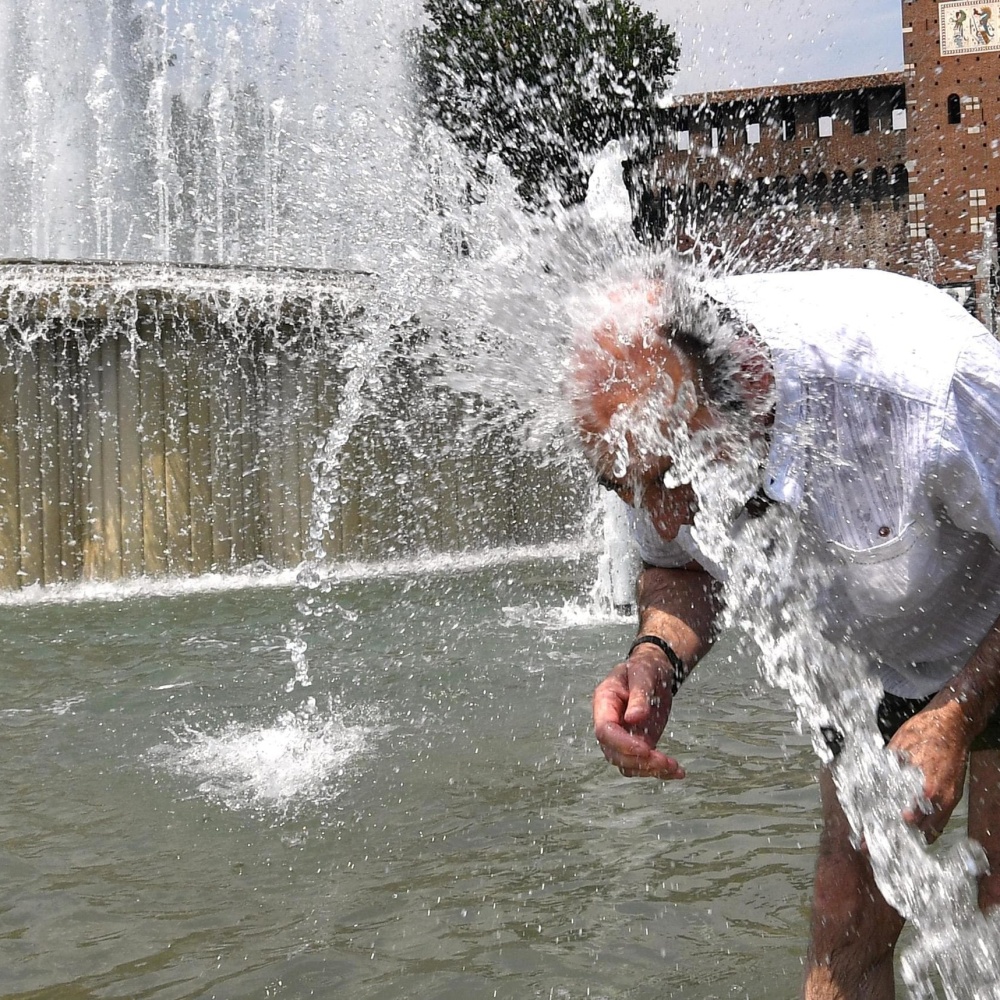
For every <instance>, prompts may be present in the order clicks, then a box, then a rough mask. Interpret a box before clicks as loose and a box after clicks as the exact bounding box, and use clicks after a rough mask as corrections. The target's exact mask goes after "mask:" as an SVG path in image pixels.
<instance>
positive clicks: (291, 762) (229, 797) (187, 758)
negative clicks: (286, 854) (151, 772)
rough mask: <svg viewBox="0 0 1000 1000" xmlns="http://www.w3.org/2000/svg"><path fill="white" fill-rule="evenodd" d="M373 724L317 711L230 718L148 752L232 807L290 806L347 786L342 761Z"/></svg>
mask: <svg viewBox="0 0 1000 1000" xmlns="http://www.w3.org/2000/svg"><path fill="white" fill-rule="evenodd" d="M372 732H373V730H372V729H371V728H369V727H367V726H362V725H347V724H346V723H345V722H344V721H343V720H342V719H340V718H338V717H336V716H332V715H326V716H321V715H316V714H314V713H313V712H312V711H302V712H297V713H296V712H286V713H283V714H282V715H281V716H279V717H278V719H277V720H276V721H275V722H274V723H273V724H272V725H264V726H254V725H248V724H244V723H231V724H230V725H227V726H226V727H224V728H223V729H222V730H221V731H220V732H217V733H210V732H200V731H198V730H196V729H188V730H185V731H184V732H181V733H178V734H176V742H175V743H172V744H161V745H160V746H157V747H154V748H153V749H152V750H150V752H149V753H148V754H147V761H148V762H149V763H150V764H152V765H153V766H154V767H156V768H160V769H163V770H166V771H169V772H170V773H172V774H175V775H177V776H178V777H180V778H182V779H188V778H194V779H195V780H196V781H197V782H198V785H197V791H198V793H199V794H201V795H203V796H205V797H206V798H208V799H210V800H211V801H213V802H217V803H219V804H221V805H224V806H226V807H227V808H229V809H233V810H243V809H263V810H267V811H276V812H281V813H287V812H288V811H290V810H292V809H294V808H296V807H298V806H300V805H303V804H305V803H311V804H322V803H324V802H329V801H331V800H332V799H334V798H336V797H337V795H339V794H340V792H341V791H342V790H343V787H344V783H343V781H338V779H342V778H343V776H344V769H345V767H346V766H347V764H348V763H349V761H350V760H351V759H352V758H353V757H355V756H356V755H357V754H359V753H360V752H361V751H362V750H363V749H364V747H365V745H366V744H367V742H368V740H369V738H370V736H371V734H372Z"/></svg>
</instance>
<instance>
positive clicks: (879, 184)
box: [872, 167, 889, 204]
mask: <svg viewBox="0 0 1000 1000" xmlns="http://www.w3.org/2000/svg"><path fill="white" fill-rule="evenodd" d="M888 193H889V172H888V171H887V170H886V169H885V167H876V168H875V169H874V170H873V171H872V201H874V202H875V203H876V204H878V203H879V202H881V201H884V200H885V197H886V195H888Z"/></svg>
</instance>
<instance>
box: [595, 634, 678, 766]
mask: <svg viewBox="0 0 1000 1000" xmlns="http://www.w3.org/2000/svg"><path fill="white" fill-rule="evenodd" d="M672 677H673V670H672V668H671V666H670V664H669V663H668V662H667V659H666V657H665V656H664V655H663V653H662V652H660V651H659V650H658V649H656V647H654V646H648V645H644V646H639V647H638V648H637V649H636V650H635V652H634V653H633V654H632V655H631V656H630V657H629V658H628V660H626V661H625V662H624V663H619V664H618V666H616V667H615V668H614V670H612V671H611V673H610V674H608V676H607V677H606V678H605V679H604V680H603V681H602V682H601V683H600V684H599V685H598V686H597V690H596V691H595V692H594V733H595V735H596V736H597V742H598V743H600V745H601V750H602V751H603V753H604V756H605V757H606V758H607V759H608V760H609V761H610V762H611V763H612V764H614V765H615V767H617V768H618V770H619V771H621V773H622V774H624V775H625V776H626V777H627V778H664V779H669V778H683V777H684V769H683V768H682V767H681V766H680V764H678V763H677V761H676V760H673V759H672V758H670V757H668V756H667V755H666V754H663V753H660V752H659V751H658V750H657V749H656V743H657V741H658V740H659V738H660V735H661V734H662V733H663V727H664V726H665V725H666V724H667V719H668V718H670V706H671V704H672V702H673V697H672V695H671V693H670V682H671V679H672Z"/></svg>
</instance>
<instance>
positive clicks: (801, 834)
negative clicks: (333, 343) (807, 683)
mask: <svg viewBox="0 0 1000 1000" xmlns="http://www.w3.org/2000/svg"><path fill="white" fill-rule="evenodd" d="M593 574H594V566H593V562H592V560H590V559H581V560H553V559H549V560H537V561H528V562H521V563H516V564H512V565H506V566H494V567H492V568H486V569H482V568H481V569H477V570H469V571H464V572H463V571H455V570H450V571H448V572H442V573H433V572H431V573H422V574H420V575H411V576H393V577H386V576H385V575H378V574H376V576H375V577H374V578H372V579H368V580H364V581H354V582H350V583H342V584H339V585H337V586H335V587H334V589H333V591H332V592H331V594H330V595H329V596H328V597H327V598H325V599H324V603H325V606H326V607H327V608H328V610H327V613H326V614H325V615H324V616H323V617H322V618H315V617H312V618H304V617H303V616H302V614H301V613H300V612H299V611H298V610H297V609H296V605H297V603H298V602H300V601H301V599H302V594H301V593H300V592H296V591H295V590H294V589H292V588H284V589H280V588H278V589H270V590H269V589H263V590H244V591H234V592H223V593H207V594H206V593H194V592H191V593H180V594H179V595H178V596H172V597H163V596H160V597H143V596H133V597H131V598H129V599H127V600H121V601H115V600H107V601H103V602H93V601H89V602H82V603H69V604H54V605H49V604H37V605H27V606H7V607H2V608H0V619H2V622H3V629H2V642H3V664H4V668H3V672H2V675H0V676H2V680H0V684H2V696H0V706H2V708H0V740H2V742H0V750H2V753H3V760H4V765H3V772H2V773H3V781H2V783H0V830H2V837H3V844H2V851H0V864H2V885H3V893H2V896H0V996H3V997H36V998H41V997H45V998H53V1000H55V998H59V1000H64V998H70V1000H72V998H81V1000H82V998H105V997H155V998H164V1000H166V998H181V997H192V998H193V997H198V998H208V997H219V998H249V997H274V996H277V997H288V998H294V997H310V996H315V997H330V998H333V997H338V998H339V997H348V998H352V1000H360V998H395V997H414V998H425V997H426V998H454V1000H461V998H473V997H499V998H510V1000H522V998H529V997H541V998H549V997H553V998H578V997H579V998H584V997H591V998H600V997H604V998H625V997H628V998H636V1000H639V998H663V997H685V998H700V1000H707V998H713V997H718V998H724V997H725V998H728V997H751V998H756V997H761V998H764V997H767V998H776V997H792V996H794V995H795V994H796V992H797V990H798V986H799V979H800V975H801V954H802V952H803V951H804V947H805V927H806V915H807V903H808V887H809V882H810V878H811V870H812V863H813V850H814V847H815V843H816V839H817V827H816V823H817V819H818V811H817V791H816V785H815V782H814V778H813V775H814V760H813V756H812V752H811V750H810V749H809V747H808V745H807V741H806V740H805V739H804V738H803V737H801V736H798V735H796V734H795V733H794V731H793V728H792V722H791V714H790V712H789V711H788V710H787V709H786V707H785V703H784V699H783V697H782V696H780V695H775V694H774V693H773V692H769V691H766V690H760V688H759V686H758V684H757V682H756V669H755V666H754V664H753V663H752V662H750V661H748V660H747V658H746V657H744V656H743V655H742V654H741V653H739V651H738V650H737V649H736V648H735V647H724V646H721V647H719V648H717V650H716V652H715V653H714V655H713V657H712V659H711V661H709V662H706V663H705V664H703V666H702V667H701V668H699V671H698V672H697V673H696V675H695V676H694V677H693V678H692V679H691V680H690V681H689V682H688V684H687V685H686V686H685V690H684V692H683V694H682V696H681V699H680V700H679V702H678V703H677V706H676V709H675V718H674V720H673V721H672V724H671V727H670V730H669V741H670V746H671V747H672V748H673V749H674V750H675V751H676V755H677V756H678V757H679V759H680V760H681V761H682V762H683V763H684V766H685V767H686V769H687V772H688V778H687V779H686V780H685V781H683V782H675V783H672V784H669V785H660V784H651V783H645V782H638V781H627V780H626V779H623V778H621V777H620V776H619V775H618V774H617V772H616V771H614V770H612V769H611V768H609V767H608V766H607V765H606V764H605V763H604V761H603V758H602V757H601V756H600V753H599V752H598V750H597V749H596V745H595V744H594V742H593V739H592V737H591V735H590V731H589V698H590V692H591V690H592V688H593V685H594V683H595V681H596V680H598V679H599V678H600V677H602V676H603V674H604V672H605V671H606V669H607V667H608V666H610V664H611V663H612V662H613V661H614V659H615V657H616V655H618V654H620V652H621V651H622V650H623V649H625V648H627V642H628V638H629V636H630V634H631V633H632V628H631V626H630V625H629V624H627V623H624V622H615V621H603V620H601V618H600V616H598V615H596V614H594V613H593V612H591V611H588V610H587V607H586V605H587V598H586V594H587V589H588V586H589V583H590V581H591V579H592V578H593ZM303 622H304V623H305V624H306V627H307V629H308V633H309V634H308V635H307V640H308V647H309V663H310V672H311V676H312V679H313V684H312V686H311V687H310V688H309V689H307V690H303V689H301V688H299V689H296V690H294V691H292V692H291V693H286V691H285V685H286V682H287V681H288V680H289V678H290V677H291V676H292V673H293V668H292V665H291V660H290V657H289V653H288V651H287V649H286V640H287V638H288V636H289V634H290V629H291V628H292V627H293V625H294V624H295V623H303ZM310 697H311V698H313V699H314V700H315V709H314V710H313V711H312V714H308V712H303V711H299V710H300V709H301V708H302V706H303V705H304V703H305V702H306V699H307V698H310ZM297 711H298V712H299V714H298V715H296V714H295V713H296V712H297Z"/></svg>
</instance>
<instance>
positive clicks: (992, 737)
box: [820, 692, 1000, 757]
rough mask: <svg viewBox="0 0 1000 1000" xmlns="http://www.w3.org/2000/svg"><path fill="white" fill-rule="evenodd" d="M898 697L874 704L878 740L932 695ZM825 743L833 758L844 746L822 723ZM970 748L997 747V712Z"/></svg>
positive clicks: (837, 733) (999, 720)
mask: <svg viewBox="0 0 1000 1000" xmlns="http://www.w3.org/2000/svg"><path fill="white" fill-rule="evenodd" d="M933 697H934V696H933V695H931V696H929V697H927V698H900V697H899V696H898V695H895V694H889V693H888V692H886V693H885V695H884V696H883V698H882V700H881V701H880V702H879V705H878V712H877V715H876V721H877V722H878V728H879V732H880V733H881V734H882V739H883V740H884V741H885V742H886V743H888V742H889V740H891V739H892V737H893V736H894V735H895V732H896V730H897V729H899V727H900V726H901V725H902V724H903V723H904V722H906V720H907V719H911V718H913V716H914V715H916V714H917V712H919V711H920V710H921V709H922V708H923V707H924V706H925V705H927V703H928V702H929V701H930V700H931V698H933ZM820 731H821V732H822V734H823V739H824V740H825V741H826V745H827V746H828V747H829V748H830V751H831V752H832V753H833V755H834V757H836V756H837V754H839V753H840V751H841V750H843V749H844V737H843V734H842V733H841V732H840V731H839V730H837V729H833V728H831V727H829V726H824V727H823V728H822V729H821V730H820ZM971 749H972V750H998V749H1000V712H997V713H996V714H995V715H993V716H991V717H990V721H989V722H987V723H986V728H985V729H984V730H983V731H982V732H981V733H980V734H979V735H978V736H977V737H976V738H975V739H974V740H973V741H972V747H971Z"/></svg>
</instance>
